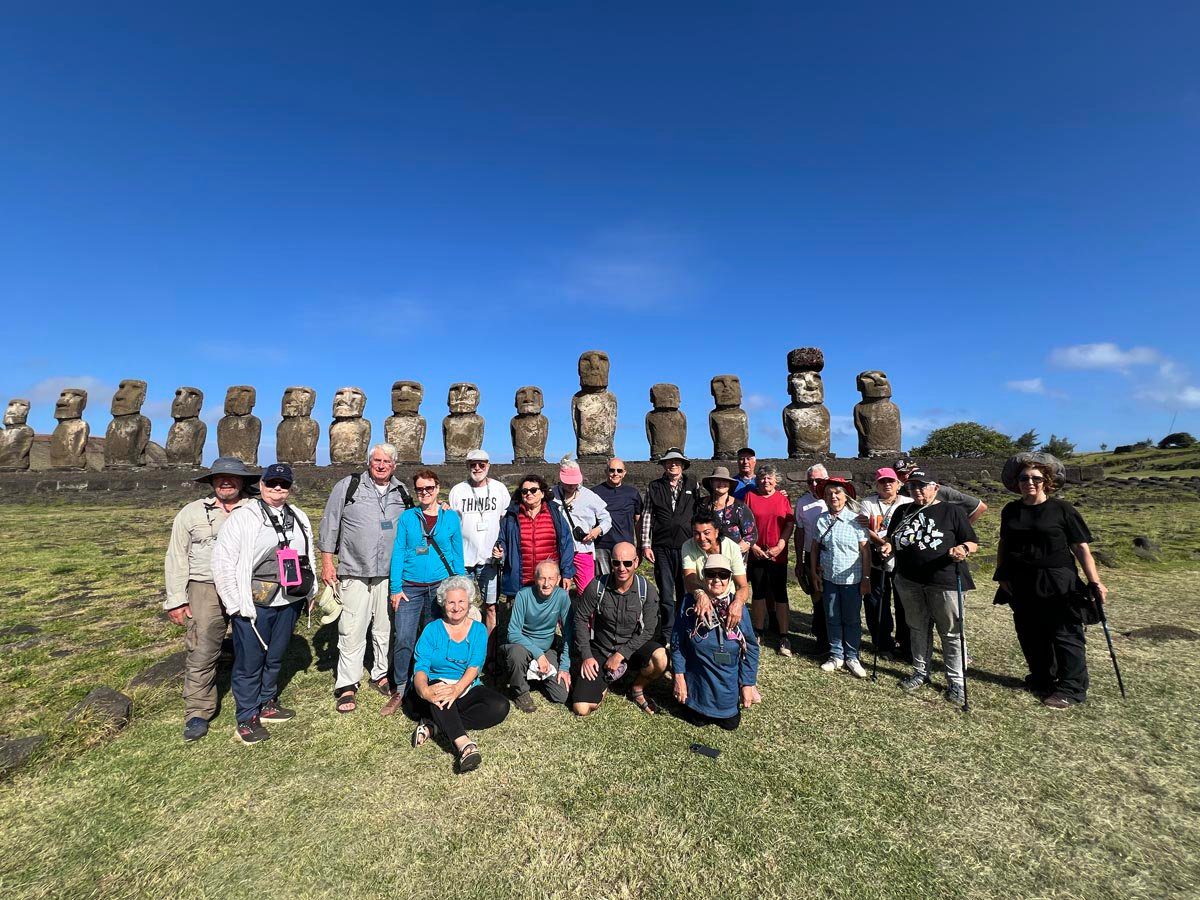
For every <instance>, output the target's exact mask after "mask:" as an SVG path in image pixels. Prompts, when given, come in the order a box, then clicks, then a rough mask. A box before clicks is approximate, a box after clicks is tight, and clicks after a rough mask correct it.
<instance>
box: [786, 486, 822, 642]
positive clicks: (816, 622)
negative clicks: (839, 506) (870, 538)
mask: <svg viewBox="0 0 1200 900" xmlns="http://www.w3.org/2000/svg"><path fill="white" fill-rule="evenodd" d="M828 477H829V471H828V470H827V469H826V468H825V467H824V466H823V465H821V464H820V463H817V464H816V465H815V466H811V467H809V470H808V478H807V481H808V492H807V493H805V494H802V495H801V496H800V499H799V500H797V501H796V530H795V532H794V534H795V540H796V581H798V582H799V583H800V589H801V590H803V591H804V593H806V594H808V596H809V598H810V599H811V600H812V631H813V637H814V638H816V641H817V646H816V652H815V654H814V655H815V657H816V658H817V659H820V660H824V659H826V658H827V657H828V656H829V632H828V631H826V629H825V604H824V603H823V602H822V600H821V592H820V591H818V590H817V589H816V587H815V586H814V585H813V583H812V577H811V574H810V571H809V565H808V555H809V545H810V544H811V543H812V541H813V538H815V537H817V519H819V518H821V514H822V513H824V512H827V509H826V507H825V501H824V500H822V499H821V486H822V485H823V484H824V483H825V479H826V478H828Z"/></svg>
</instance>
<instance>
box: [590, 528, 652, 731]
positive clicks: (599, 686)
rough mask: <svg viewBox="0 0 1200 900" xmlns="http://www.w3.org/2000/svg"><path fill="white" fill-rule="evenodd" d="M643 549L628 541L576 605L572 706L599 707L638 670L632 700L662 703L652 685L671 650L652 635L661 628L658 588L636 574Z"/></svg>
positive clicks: (645, 708)
mask: <svg viewBox="0 0 1200 900" xmlns="http://www.w3.org/2000/svg"><path fill="white" fill-rule="evenodd" d="M637 566H638V556H637V550H635V549H634V546H633V544H630V543H628V542H625V541H623V542H622V543H619V544H617V545H616V546H614V547H613V549H612V572H611V573H610V574H609V575H606V576H603V577H601V578H597V579H595V580H594V581H592V582H591V583H590V584H589V585H588V586H587V590H585V591H584V592H583V593H582V594H581V595H580V596H579V599H578V600H577V601H576V603H575V622H574V630H575V646H574V648H573V653H572V656H573V658H574V667H573V669H572V672H571V708H572V709H573V710H574V711H575V712H576V714H578V715H581V716H586V715H588V714H590V713H593V712H595V711H596V709H597V708H598V707H599V706H600V704H601V703H602V702H603V700H604V695H605V693H607V691H608V687H609V685H610V684H612V683H613V682H615V681H616V680H617V679H619V678H620V677H621V676H622V675H624V674H625V672H626V671H629V672H632V673H633V687H631V688H630V690H629V699H630V700H632V701H633V702H634V703H635V704H637V706H638V708H639V709H640V710H642V712H645V713H649V714H651V715H652V714H654V713H656V712H658V707H657V706H656V705H655V703H654V701H653V700H651V699H650V698H649V697H647V696H646V694H645V688H646V685H647V684H649V683H650V682H651V681H652V680H653V679H655V678H657V677H659V676H660V675H662V673H663V672H664V671H666V668H667V651H666V650H665V649H664V648H663V646H662V644H659V643H656V642H655V641H654V640H653V639H652V635H653V634H654V631H655V629H656V628H658V591H657V590H655V587H654V585H653V584H651V583H650V582H648V581H647V580H646V579H645V578H644V577H643V576H641V575H635V574H634V571H635V570H636V569H637Z"/></svg>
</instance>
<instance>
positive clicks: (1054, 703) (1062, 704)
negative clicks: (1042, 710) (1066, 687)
mask: <svg viewBox="0 0 1200 900" xmlns="http://www.w3.org/2000/svg"><path fill="white" fill-rule="evenodd" d="M1078 702H1079V701H1078V700H1073V699H1071V698H1070V697H1066V696H1064V695H1062V694H1051V695H1049V696H1048V697H1044V698H1042V706H1046V707H1049V708H1050V709H1070V708H1071V707H1072V706H1075V705H1076V704H1077V703H1078Z"/></svg>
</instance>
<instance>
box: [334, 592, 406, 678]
mask: <svg viewBox="0 0 1200 900" xmlns="http://www.w3.org/2000/svg"><path fill="white" fill-rule="evenodd" d="M339 581H341V583H342V614H341V615H340V616H338V622H337V626H338V663H337V673H336V674H335V675H334V677H333V688H334V692H335V693H336V692H338V691H341V690H343V689H345V688H357V687H358V683H359V682H360V681H361V680H362V675H363V658H364V657H365V656H366V654H367V630H368V629H370V632H371V650H372V655H373V659H372V661H371V680H372V681H378V680H379V679H380V678H386V677H387V673H388V663H390V662H391V652H390V651H391V644H392V608H391V606H390V605H389V604H388V579H387V577H386V576H384V577H380V578H354V577H352V576H346V577H345V578H341V579H339Z"/></svg>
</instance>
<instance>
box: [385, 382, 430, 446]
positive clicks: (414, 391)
mask: <svg viewBox="0 0 1200 900" xmlns="http://www.w3.org/2000/svg"><path fill="white" fill-rule="evenodd" d="M424 397H425V388H423V387H421V382H419V381H397V382H395V383H394V384H393V385H392V414H391V415H390V416H388V417H387V421H385V422H384V423H383V434H384V440H386V441H387V442H388V443H389V444H391V445H392V446H393V447H395V448H396V455H397V460H396V461H397V462H399V463H419V462H420V461H421V448H423V447H424V446H425V417H424V416H423V415H421V400H422V399H423V398H424Z"/></svg>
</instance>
